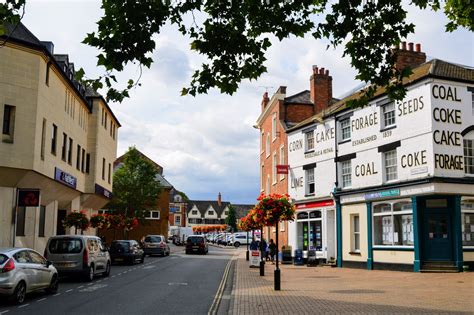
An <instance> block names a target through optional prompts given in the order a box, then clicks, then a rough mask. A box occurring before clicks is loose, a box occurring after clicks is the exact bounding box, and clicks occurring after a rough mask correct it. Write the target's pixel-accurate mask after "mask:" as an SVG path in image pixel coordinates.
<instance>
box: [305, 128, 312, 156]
mask: <svg viewBox="0 0 474 315" xmlns="http://www.w3.org/2000/svg"><path fill="white" fill-rule="evenodd" d="M304 139H305V141H304V142H305V151H306V152H308V151H313V150H314V131H313V130H311V131H308V132H307V133H305V135H304Z"/></svg>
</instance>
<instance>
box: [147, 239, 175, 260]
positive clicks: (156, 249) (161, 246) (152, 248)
mask: <svg viewBox="0 0 474 315" xmlns="http://www.w3.org/2000/svg"><path fill="white" fill-rule="evenodd" d="M143 244H144V245H143V250H144V251H145V255H150V256H151V255H161V256H165V255H166V256H169V254H170V252H171V250H170V247H169V245H168V244H167V241H166V239H165V237H164V236H163V235H147V236H145V241H144V242H143Z"/></svg>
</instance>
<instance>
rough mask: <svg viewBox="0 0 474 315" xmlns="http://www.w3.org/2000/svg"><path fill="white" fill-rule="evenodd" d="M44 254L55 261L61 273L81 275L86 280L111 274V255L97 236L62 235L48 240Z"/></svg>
mask: <svg viewBox="0 0 474 315" xmlns="http://www.w3.org/2000/svg"><path fill="white" fill-rule="evenodd" d="M44 256H45V257H46V258H47V259H48V260H50V261H52V262H53V264H54V266H55V267H56V269H57V270H58V272H59V275H74V274H76V275H81V276H82V277H83V278H84V279H85V280H86V281H92V280H93V279H94V276H95V275H97V274H102V275H103V276H105V277H108V276H109V274H110V265H111V260H110V255H109V252H108V251H107V249H106V248H105V247H104V245H103V244H102V241H101V239H100V238H98V237H97V236H90V235H61V236H53V237H51V238H50V239H49V240H48V243H47V245H46V248H45V250H44Z"/></svg>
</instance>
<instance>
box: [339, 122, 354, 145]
mask: <svg viewBox="0 0 474 315" xmlns="http://www.w3.org/2000/svg"><path fill="white" fill-rule="evenodd" d="M339 124H340V127H341V141H346V140H349V139H350V138H351V119H350V118H346V119H343V120H341V122H340V123H339Z"/></svg>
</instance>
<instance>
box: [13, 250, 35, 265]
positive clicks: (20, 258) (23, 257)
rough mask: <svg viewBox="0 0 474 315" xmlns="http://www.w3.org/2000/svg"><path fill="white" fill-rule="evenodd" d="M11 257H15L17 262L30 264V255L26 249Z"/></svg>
mask: <svg viewBox="0 0 474 315" xmlns="http://www.w3.org/2000/svg"><path fill="white" fill-rule="evenodd" d="M13 258H15V261H16V262H17V263H19V264H31V263H32V261H31V257H30V255H28V251H27V250H22V251H21V252H18V253H16V254H15V255H13Z"/></svg>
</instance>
